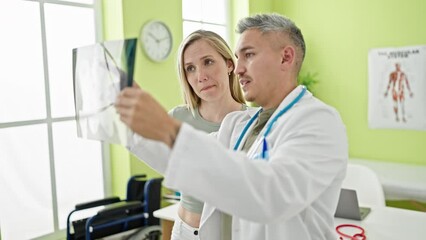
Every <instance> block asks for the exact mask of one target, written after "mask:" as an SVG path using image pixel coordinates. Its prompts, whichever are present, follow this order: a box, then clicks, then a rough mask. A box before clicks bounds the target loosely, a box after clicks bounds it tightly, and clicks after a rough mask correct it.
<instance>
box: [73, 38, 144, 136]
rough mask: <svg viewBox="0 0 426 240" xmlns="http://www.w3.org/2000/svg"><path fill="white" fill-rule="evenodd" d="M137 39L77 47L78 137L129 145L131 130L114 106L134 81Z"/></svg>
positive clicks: (75, 62)
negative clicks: (118, 97)
mask: <svg viewBox="0 0 426 240" xmlns="http://www.w3.org/2000/svg"><path fill="white" fill-rule="evenodd" d="M135 45H136V39H129V40H118V41H107V42H103V43H97V44H94V45H91V46H86V47H81V48H77V49H75V50H74V52H73V57H74V95H75V107H76V119H77V131H78V136H79V137H82V138H87V139H93V140H101V141H106V142H109V143H117V144H125V142H126V141H127V138H128V129H127V128H126V127H125V126H124V125H123V123H122V122H121V121H120V119H119V117H118V115H117V113H116V112H115V109H114V107H113V105H114V102H115V99H116V98H117V95H118V94H119V93H120V91H121V90H122V89H123V88H124V87H126V86H130V85H131V84H132V82H133V78H132V75H133V65H134V53H135Z"/></svg>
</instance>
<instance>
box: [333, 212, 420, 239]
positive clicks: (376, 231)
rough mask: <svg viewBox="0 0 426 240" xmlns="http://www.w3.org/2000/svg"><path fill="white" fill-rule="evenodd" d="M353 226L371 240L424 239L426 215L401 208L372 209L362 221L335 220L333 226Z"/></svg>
mask: <svg viewBox="0 0 426 240" xmlns="http://www.w3.org/2000/svg"><path fill="white" fill-rule="evenodd" d="M345 223H350V224H355V225H358V226H361V227H363V228H364V229H365V234H366V236H367V239H372V240H382V239H383V240H401V239H409V240H422V239H426V213H425V212H418V211H412V210H405V209H401V208H392V207H380V208H372V209H371V212H370V214H369V215H368V216H367V217H366V218H365V219H364V220H363V221H354V220H348V219H343V218H335V222H334V224H335V225H336V226H337V225H340V224H345Z"/></svg>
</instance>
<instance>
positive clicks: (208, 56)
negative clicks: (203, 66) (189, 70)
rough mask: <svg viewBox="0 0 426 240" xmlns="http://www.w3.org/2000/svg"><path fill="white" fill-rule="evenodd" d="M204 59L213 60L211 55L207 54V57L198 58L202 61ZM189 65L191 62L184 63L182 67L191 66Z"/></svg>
mask: <svg viewBox="0 0 426 240" xmlns="http://www.w3.org/2000/svg"><path fill="white" fill-rule="evenodd" d="M206 58H213V55H210V54H208V55H205V56H202V57H201V58H200V60H204V59H206ZM191 64H193V63H192V62H186V63H184V66H187V65H191Z"/></svg>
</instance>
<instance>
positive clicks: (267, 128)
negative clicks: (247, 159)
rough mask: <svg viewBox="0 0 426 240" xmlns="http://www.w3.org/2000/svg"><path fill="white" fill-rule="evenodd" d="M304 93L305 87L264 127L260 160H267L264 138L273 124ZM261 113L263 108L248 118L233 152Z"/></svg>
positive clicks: (266, 143) (266, 147)
mask: <svg viewBox="0 0 426 240" xmlns="http://www.w3.org/2000/svg"><path fill="white" fill-rule="evenodd" d="M305 92H306V87H305V86H302V91H301V92H300V93H299V95H297V96H296V98H294V99H293V101H291V102H290V103H289V104H288V105H287V106H285V107H284V108H283V109H282V110H281V111H279V112H278V114H277V115H275V117H274V118H273V119H272V120H271V121H270V122H269V123H268V125H267V127H266V131H265V132H264V133H263V136H262V138H263V140H262V142H263V143H262V153H261V158H262V159H266V160H267V159H268V158H269V156H268V155H269V154H268V142H267V141H266V137H267V136H268V135H269V133H270V132H271V130H272V127H273V126H274V124H275V122H276V121H277V120H278V118H280V117H281V116H282V115H283V114H284V113H286V112H287V111H288V110H289V109H290V108H292V107H293V106H294V105H295V104H296V103H297V102H299V101H300V99H301V98H302V97H303V95H304V94H305ZM262 111H263V108H261V109H259V111H257V112H256V114H255V115H254V116H253V117H252V118H250V120H249V121H248V123H247V124H246V126H245V127H244V129H243V131H242V132H241V134H240V136H239V137H238V140H237V142H236V143H235V146H234V151H236V150H238V147H239V146H240V144H241V141H242V140H243V138H244V136H245V134H246V133H247V131H248V129H249V128H250V126H251V125H252V124H253V122H254V121H255V120H256V119H257V118H258V117H259V114H260V113H261V112H262Z"/></svg>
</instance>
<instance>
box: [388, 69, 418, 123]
mask: <svg viewBox="0 0 426 240" xmlns="http://www.w3.org/2000/svg"><path fill="white" fill-rule="evenodd" d="M405 87H407V90H408V92H409V93H410V97H413V92H412V91H411V89H410V84H409V83H408V78H407V75H406V74H405V73H404V72H403V71H402V70H401V64H400V63H395V71H393V72H391V73H390V74H389V82H388V86H387V88H386V92H385V97H387V96H388V92H389V89H391V88H392V99H393V112H394V113H395V121H397V122H399V117H398V105H399V106H401V117H402V121H403V122H407V119H406V118H405V108H404V102H405V92H404V90H405Z"/></svg>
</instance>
